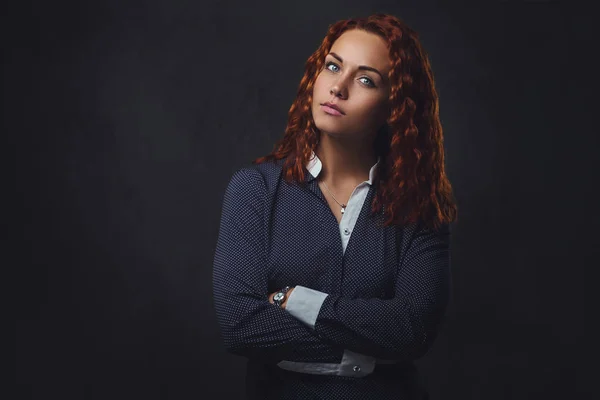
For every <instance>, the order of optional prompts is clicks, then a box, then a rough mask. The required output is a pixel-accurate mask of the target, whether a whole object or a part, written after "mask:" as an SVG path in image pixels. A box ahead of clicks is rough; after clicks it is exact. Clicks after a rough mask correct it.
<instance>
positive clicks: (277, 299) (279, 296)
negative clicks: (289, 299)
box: [273, 286, 291, 308]
mask: <svg viewBox="0 0 600 400" xmlns="http://www.w3.org/2000/svg"><path fill="white" fill-rule="evenodd" d="M290 289H291V288H290V287H289V286H286V287H284V288H283V289H281V290H280V291H279V292H277V293H275V294H274V295H273V304H275V305H276V306H277V307H280V308H281V305H282V304H283V303H284V302H285V294H286V293H287V292H288V291H289V290H290Z"/></svg>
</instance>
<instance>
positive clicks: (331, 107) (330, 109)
mask: <svg viewBox="0 0 600 400" xmlns="http://www.w3.org/2000/svg"><path fill="white" fill-rule="evenodd" d="M321 108H322V109H323V111H325V112H326V113H327V114H330V115H345V113H344V112H343V111H342V110H341V109H340V108H339V107H338V106H337V105H335V104H332V103H329V102H327V103H323V104H321Z"/></svg>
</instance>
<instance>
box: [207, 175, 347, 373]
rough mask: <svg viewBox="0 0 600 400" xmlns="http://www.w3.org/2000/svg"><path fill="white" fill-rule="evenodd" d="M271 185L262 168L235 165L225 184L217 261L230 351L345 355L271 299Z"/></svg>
mask: <svg viewBox="0 0 600 400" xmlns="http://www.w3.org/2000/svg"><path fill="white" fill-rule="evenodd" d="M266 195H267V191H266V186H265V182H264V179H263V177H262V176H261V174H260V173H259V171H257V170H255V169H252V168H242V169H240V170H238V171H236V172H235V173H234V174H233V176H232V178H231V180H230V182H229V184H228V186H227V189H226V190H225V195H224V199H223V208H222V214H221V221H220V226H219V234H218V239H217V245H216V250H215V254H214V263H213V299H214V306H215V311H216V316H217V320H218V323H219V327H220V330H221V335H222V338H223V341H224V345H225V348H226V350H227V351H228V352H230V353H233V354H236V355H240V356H244V357H248V358H251V357H254V358H261V359H263V360H265V361H270V362H277V361H280V360H288V361H296V360H301V361H311V360H313V359H314V360H318V359H320V360H323V357H324V356H332V357H333V356H335V357H337V356H339V357H341V356H342V354H343V351H344V349H343V348H342V347H341V346H337V345H333V344H332V343H331V342H329V343H328V342H327V341H326V340H324V339H323V338H321V337H319V335H318V333H317V332H315V331H314V330H312V329H310V328H309V327H307V326H306V325H304V324H303V323H302V322H300V321H299V320H297V319H296V318H294V317H293V316H291V315H290V314H288V313H286V311H285V310H284V309H282V308H279V307H277V306H276V305H273V304H271V303H270V302H269V300H268V296H269V292H268V287H267V286H268V285H267V283H268V276H267V271H266V270H265V268H266V261H265V259H266V250H265V238H266V232H267V231H266V229H267V228H268V226H267V224H266V221H267V218H265V215H264V214H265V212H266V211H267V210H268V208H267V207H266Z"/></svg>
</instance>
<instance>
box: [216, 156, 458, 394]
mask: <svg viewBox="0 0 600 400" xmlns="http://www.w3.org/2000/svg"><path fill="white" fill-rule="evenodd" d="M281 163H282V161H281V160H280V161H279V162H270V163H263V164H259V165H252V166H248V167H245V168H241V169H239V170H238V171H236V172H235V173H234V174H233V176H232V178H231V180H230V182H229V184H228V186H227V189H226V191H225V195H224V198H223V209H222V214H221V223H220V227H219V236H218V240H217V246H216V250H215V256H214V266H213V294H214V302H215V310H216V315H217V319H218V322H219V326H220V329H221V333H222V336H223V341H224V345H225V348H226V349H227V350H228V351H229V352H231V353H233V354H237V355H240V356H243V357H246V358H247V359H248V368H247V379H246V392H247V396H248V397H247V398H260V399H271V398H273V399H275V398H277V399H313V398H314V399H362V400H369V399H422V398H426V397H425V396H426V392H425V390H424V388H423V386H422V384H421V379H420V377H419V375H418V373H417V371H416V369H415V367H414V363H413V361H414V360H415V359H417V358H420V357H421V356H423V355H424V354H425V353H426V351H427V350H428V349H429V348H430V347H431V345H432V343H433V341H434V339H435V337H436V335H437V331H438V329H439V326H440V323H441V322H442V320H443V316H444V312H445V309H446V306H447V302H448V299H449V294H450V286H451V277H450V252H449V246H450V227H449V225H444V226H443V227H442V229H441V230H440V231H439V232H433V231H430V230H428V229H426V228H425V227H424V226H423V225H422V224H412V225H407V226H396V227H383V226H380V224H382V223H383V220H384V215H383V214H382V213H379V214H377V215H370V204H371V201H372V199H373V196H374V194H375V190H376V186H371V187H370V188H369V192H368V194H367V196H366V199H365V202H364V204H363V206H362V209H361V210H360V214H359V216H358V219H357V221H356V223H355V226H354V229H353V232H352V235H351V236H350V238H349V241H348V243H347V247H346V250H345V252H344V250H343V246H342V240H341V238H340V230H339V225H338V223H337V220H336V219H335V216H334V215H333V213H332V212H331V209H330V208H329V205H328V204H327V201H326V200H325V197H324V195H323V193H322V192H321V190H320V188H319V186H318V184H317V180H316V179H314V177H313V176H312V175H311V174H309V173H308V171H305V172H306V174H305V175H306V179H305V182H304V183H305V186H300V185H297V184H290V183H287V182H285V181H284V180H283V179H282V178H281V174H280V173H281ZM286 285H289V286H296V285H301V286H305V287H307V288H311V289H314V290H318V291H321V292H324V293H327V294H328V296H327V297H326V298H325V300H324V301H323V303H322V306H321V309H320V310H319V314H318V316H317V319H316V321H315V326H314V329H311V328H310V327H308V326H306V325H305V324H303V323H302V322H301V321H299V320H298V319H296V318H294V317H293V316H292V315H290V314H289V313H288V312H286V311H285V310H283V309H280V308H278V307H277V306H274V305H273V304H271V303H269V301H268V297H267V296H268V295H269V293H272V292H274V291H275V290H277V289H280V288H281V287H284V286H286ZM345 349H349V350H351V351H354V352H357V353H361V354H365V355H369V356H373V357H377V358H379V359H395V360H398V363H397V364H389V365H388V364H385V365H376V367H375V370H374V371H373V372H372V373H371V374H369V375H367V376H364V377H360V378H357V377H351V376H330V375H329V376H325V375H314V374H304V373H298V372H292V371H286V370H283V369H281V368H279V367H277V365H276V364H277V362H279V361H281V360H288V361H306V362H322V363H340V361H341V359H342V357H343V354H344V350H345Z"/></svg>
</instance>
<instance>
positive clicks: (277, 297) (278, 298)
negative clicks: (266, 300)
mask: <svg viewBox="0 0 600 400" xmlns="http://www.w3.org/2000/svg"><path fill="white" fill-rule="evenodd" d="M281 299H283V293H277V294H276V295H275V296H273V300H281Z"/></svg>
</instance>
